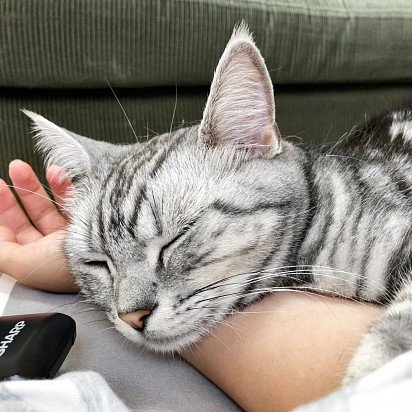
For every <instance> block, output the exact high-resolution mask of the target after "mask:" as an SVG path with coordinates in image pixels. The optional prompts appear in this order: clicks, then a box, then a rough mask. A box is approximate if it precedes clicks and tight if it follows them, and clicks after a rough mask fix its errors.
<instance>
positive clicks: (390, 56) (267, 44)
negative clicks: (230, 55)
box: [0, 0, 412, 87]
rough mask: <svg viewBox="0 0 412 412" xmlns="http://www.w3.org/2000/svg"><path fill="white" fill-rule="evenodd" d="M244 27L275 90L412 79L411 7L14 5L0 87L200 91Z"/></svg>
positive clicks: (176, 2)
mask: <svg viewBox="0 0 412 412" xmlns="http://www.w3.org/2000/svg"><path fill="white" fill-rule="evenodd" d="M241 19H244V20H245V21H246V22H247V23H248V24H249V25H250V27H251V30H252V31H253V32H254V33H255V37H256V40H257V43H258V45H259V47H260V48H261V50H262V52H263V55H264V56H265V57H266V59H267V64H268V67H269V69H270V71H271V75H272V79H273V80H274V82H276V83H282V84H291V83H317V82H364V81H396V82H400V81H407V80H411V78H412V76H411V70H410V68H411V65H412V36H411V35H410V34H411V32H412V2H411V1H410V0H392V1H387V0H316V1H309V0H293V1H287V0H232V1H229V0H142V1H131V0H91V1H79V0H62V1H55V0H37V1H32V0H13V1H1V2H0V56H1V58H0V86H28V87H33V86H36V87H106V86H107V85H106V82H105V80H104V79H105V77H107V78H108V79H109V80H110V81H111V83H112V85H113V86H124V87H141V86H153V85H156V86H162V85H172V86H174V85H175V84H178V85H183V84H185V85H206V84H208V83H209V82H210V80H211V77H212V74H213V69H214V67H215V65H216V64H217V61H218V59H219V56H220V54H221V52H222V50H223V49H224V46H225V44H226V42H227V40H228V38H229V37H230V34H231V31H232V29H233V26H234V25H235V24H236V23H237V22H239V21H240V20H241Z"/></svg>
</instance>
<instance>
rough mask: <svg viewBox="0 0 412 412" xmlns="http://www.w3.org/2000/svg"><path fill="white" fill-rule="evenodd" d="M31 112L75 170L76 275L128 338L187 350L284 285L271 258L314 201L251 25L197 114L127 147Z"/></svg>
mask: <svg viewBox="0 0 412 412" xmlns="http://www.w3.org/2000/svg"><path fill="white" fill-rule="evenodd" d="M26 114H27V115H28V116H29V117H31V119H32V120H33V121H34V124H35V130H36V131H37V137H36V139H37V144H38V147H39V148H40V149H41V150H42V151H43V152H44V153H45V154H46V161H47V164H56V165H60V166H61V167H63V168H64V169H65V170H66V173H67V174H68V175H69V176H70V177H72V178H73V181H74V191H73V196H72V199H71V200H70V203H69V206H68V208H69V210H70V215H71V216H70V224H69V227H68V233H67V239H66V242H65V253H66V255H67V257H68V259H69V262H70V267H71V270H72V273H73V275H74V276H75V278H76V280H77V282H78V284H79V285H80V286H81V288H82V291H83V292H84V293H85V294H86V295H88V296H89V297H90V298H91V300H92V301H94V302H95V303H97V304H98V305H100V306H101V307H102V308H104V309H105V310H106V312H107V314H108V317H109V319H110V320H111V321H112V322H113V323H114V324H115V326H116V328H117V329H118V330H119V331H120V332H121V333H123V334H124V335H125V336H126V337H128V338H129V339H130V340H132V341H134V342H137V343H140V344H143V345H145V346H147V347H149V348H152V349H155V350H159V351H170V350H179V349H181V348H182V347H184V346H185V345H188V344H190V343H191V342H194V341H196V340H197V339H199V337H200V336H201V335H202V334H204V333H205V332H207V331H208V330H209V329H210V328H211V326H213V325H214V324H216V323H217V322H219V321H220V320H221V319H222V318H223V317H224V316H225V315H226V314H227V313H229V312H230V311H231V310H233V309H235V308H238V307H239V306H240V305H242V304H245V303H248V302H250V301H252V300H254V299H255V298H257V297H258V296H259V295H261V294H262V293H263V292H265V288H266V287H268V286H271V285H276V280H277V278H276V276H272V275H271V274H270V272H267V273H264V272H262V270H264V269H267V268H270V267H273V266H282V265H284V264H287V262H288V261H289V259H290V256H291V254H293V253H294V252H296V250H295V249H294V245H295V239H296V236H299V234H300V232H301V230H302V227H303V225H304V221H305V216H304V213H303V211H304V210H306V208H307V206H308V205H307V201H306V199H307V196H306V186H305V184H304V180H305V179H304V175H303V171H302V169H301V168H300V166H299V162H298V160H297V158H298V157H299V151H298V150H297V149H295V148H293V147H292V146H291V145H290V144H288V143H286V142H284V141H282V140H281V136H280V134H279V131H278V127H277V125H276V123H275V105H274V98H273V91H272V85H271V81H270V78H269V74H268V70H267V68H266V66H265V64H264V61H263V58H262V56H261V54H260V52H259V50H258V49H257V48H256V46H255V44H254V42H253V40H252V37H251V36H250V34H249V33H248V31H247V29H246V28H245V27H243V26H241V27H239V28H237V29H236V30H235V31H234V33H233V35H232V38H231V39H230V41H229V43H228V45H227V47H226V49H225V51H224V53H223V55H222V57H221V59H220V62H219V64H218V66H217V69H216V72H215V76H214V79H213V83H212V86H211V91H210V95H209V98H208V101H207V104H206V108H205V111H204V116H203V120H202V122H201V124H200V125H199V126H195V127H191V128H186V129H181V130H179V131H176V132H173V133H167V134H165V135H162V136H159V137H157V138H155V139H152V140H151V141H149V142H147V143H145V144H136V145H127V146H115V145H110V144H108V143H102V142H97V141H94V140H91V139H87V138H85V137H82V136H78V135H76V134H74V133H72V132H69V131H67V130H65V129H62V128H61V127H58V126H56V125H54V124H53V123H51V122H50V121H48V120H46V119H44V118H43V117H41V116H40V115H37V114H35V113H32V112H27V111H26ZM257 279H259V281H258V280H257Z"/></svg>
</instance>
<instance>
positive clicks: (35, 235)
mask: <svg viewBox="0 0 412 412" xmlns="http://www.w3.org/2000/svg"><path fill="white" fill-rule="evenodd" d="M0 225H2V226H5V227H6V228H8V229H9V230H10V231H12V232H13V233H14V234H15V235H16V238H17V241H18V242H19V243H20V244H26V243H30V242H34V241H36V240H37V239H40V238H41V237H42V234H41V233H40V232H39V231H38V230H37V229H36V228H35V227H34V226H33V225H32V223H31V222H30V220H29V219H28V217H27V216H26V214H25V213H24V212H23V210H22V208H21V207H20V205H19V204H18V202H17V199H16V198H15V196H14V195H13V193H12V191H11V190H10V188H9V187H8V185H7V183H6V182H5V181H4V180H2V179H0Z"/></svg>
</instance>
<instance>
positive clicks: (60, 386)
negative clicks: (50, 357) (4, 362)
mask: <svg viewBox="0 0 412 412" xmlns="http://www.w3.org/2000/svg"><path fill="white" fill-rule="evenodd" d="M0 411H7V412H17V411H19V412H37V411H39V412H40V411H41V412H56V411H59V412H73V411H75V412H104V411H116V412H127V411H128V409H127V408H126V406H125V405H124V404H123V403H122V402H121V401H120V400H119V399H118V398H117V397H116V395H115V394H114V393H113V391H112V390H111V389H110V388H109V386H108V385H107V383H106V381H105V380H104V379H103V378H102V377H101V376H100V375H99V374H98V373H96V372H70V373H66V374H64V375H62V376H60V377H58V378H56V379H53V380H22V381H12V382H2V383H0Z"/></svg>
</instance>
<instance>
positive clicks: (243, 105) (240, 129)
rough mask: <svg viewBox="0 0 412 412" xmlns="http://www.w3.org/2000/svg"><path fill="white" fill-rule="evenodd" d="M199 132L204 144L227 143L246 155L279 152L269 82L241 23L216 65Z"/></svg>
mask: <svg viewBox="0 0 412 412" xmlns="http://www.w3.org/2000/svg"><path fill="white" fill-rule="evenodd" d="M199 134H200V138H202V139H203V140H204V141H205V142H206V143H207V144H208V145H211V146H216V145H220V144H226V143H230V144H233V145H235V146H236V147H241V148H244V149H245V150H246V152H247V153H248V155H249V156H250V157H269V158H270V157H273V156H275V155H276V154H277V153H280V152H281V136H280V133H279V129H278V127H277V125H276V123H275V101H274V97H273V89H272V82H271V80H270V77H269V72H268V70H267V68H266V65H265V62H264V60H263V57H262V55H261V54H260V52H259V50H258V48H257V47H256V45H255V43H254V42H253V38H252V36H251V34H250V33H249V31H248V28H247V27H246V25H245V24H243V23H242V24H241V25H239V26H238V27H237V28H235V30H234V31H233V34H232V37H231V39H230V40H229V43H228V44H227V46H226V49H225V51H224V53H223V55H222V57H221V58H220V61H219V64H218V66H217V68H216V71H215V75H214V78H213V82H212V86H211V89H210V94H209V98H208V100H207V103H206V107H205V110H204V113H203V119H202V122H201V124H200V128H199Z"/></svg>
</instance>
